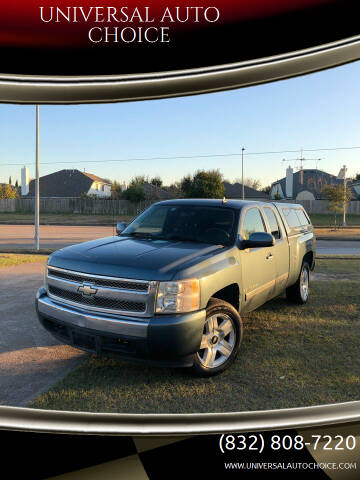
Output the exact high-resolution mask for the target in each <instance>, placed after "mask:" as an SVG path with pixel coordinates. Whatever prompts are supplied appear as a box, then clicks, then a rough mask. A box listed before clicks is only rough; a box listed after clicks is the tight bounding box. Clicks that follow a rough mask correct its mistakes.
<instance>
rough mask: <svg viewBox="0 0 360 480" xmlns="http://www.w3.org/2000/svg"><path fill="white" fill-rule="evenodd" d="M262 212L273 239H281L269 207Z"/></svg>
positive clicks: (278, 228) (275, 220) (274, 217)
mask: <svg viewBox="0 0 360 480" xmlns="http://www.w3.org/2000/svg"><path fill="white" fill-rule="evenodd" d="M264 211H265V215H266V218H267V219H268V222H269V225H270V230H271V235H273V236H274V238H275V239H276V240H278V239H279V238H280V237H281V233H280V227H279V224H278V221H277V219H276V216H275V213H274V212H273V210H272V209H271V208H269V207H265V208H264Z"/></svg>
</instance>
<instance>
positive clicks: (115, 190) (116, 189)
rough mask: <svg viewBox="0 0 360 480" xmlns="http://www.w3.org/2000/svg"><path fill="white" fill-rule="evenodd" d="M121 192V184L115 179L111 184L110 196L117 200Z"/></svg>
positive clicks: (121, 195) (120, 196) (121, 194)
mask: <svg viewBox="0 0 360 480" xmlns="http://www.w3.org/2000/svg"><path fill="white" fill-rule="evenodd" d="M123 193H124V192H123V191H122V187H121V184H120V183H119V182H117V181H116V180H115V181H114V183H113V184H112V185H111V198H113V199H115V200H119V199H120V198H122V197H123Z"/></svg>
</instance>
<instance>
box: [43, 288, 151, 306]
mask: <svg viewBox="0 0 360 480" xmlns="http://www.w3.org/2000/svg"><path fill="white" fill-rule="evenodd" d="M48 288H49V293H50V294H51V295H54V296H56V297H59V298H63V299H65V300H69V301H70V302H75V303H78V304H80V305H87V306H91V307H97V308H106V309H109V310H122V311H124V312H139V313H142V312H145V310H146V304H145V303H144V302H132V301H129V300H117V299H114V298H107V297H97V296H92V297H85V296H83V295H81V294H80V293H76V292H71V291H69V290H64V289H63V288H58V287H54V286H53V285H49V287H48Z"/></svg>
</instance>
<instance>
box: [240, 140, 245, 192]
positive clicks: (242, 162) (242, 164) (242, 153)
mask: <svg viewBox="0 0 360 480" xmlns="http://www.w3.org/2000/svg"><path fill="white" fill-rule="evenodd" d="M244 150H245V148H244V147H243V148H242V149H241V172H242V180H241V183H242V199H243V200H245V187H244Z"/></svg>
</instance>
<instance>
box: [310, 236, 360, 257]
mask: <svg viewBox="0 0 360 480" xmlns="http://www.w3.org/2000/svg"><path fill="white" fill-rule="evenodd" d="M316 252H317V253H318V254H319V255H360V241H347V240H345V241H341V240H318V241H317V242H316Z"/></svg>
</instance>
